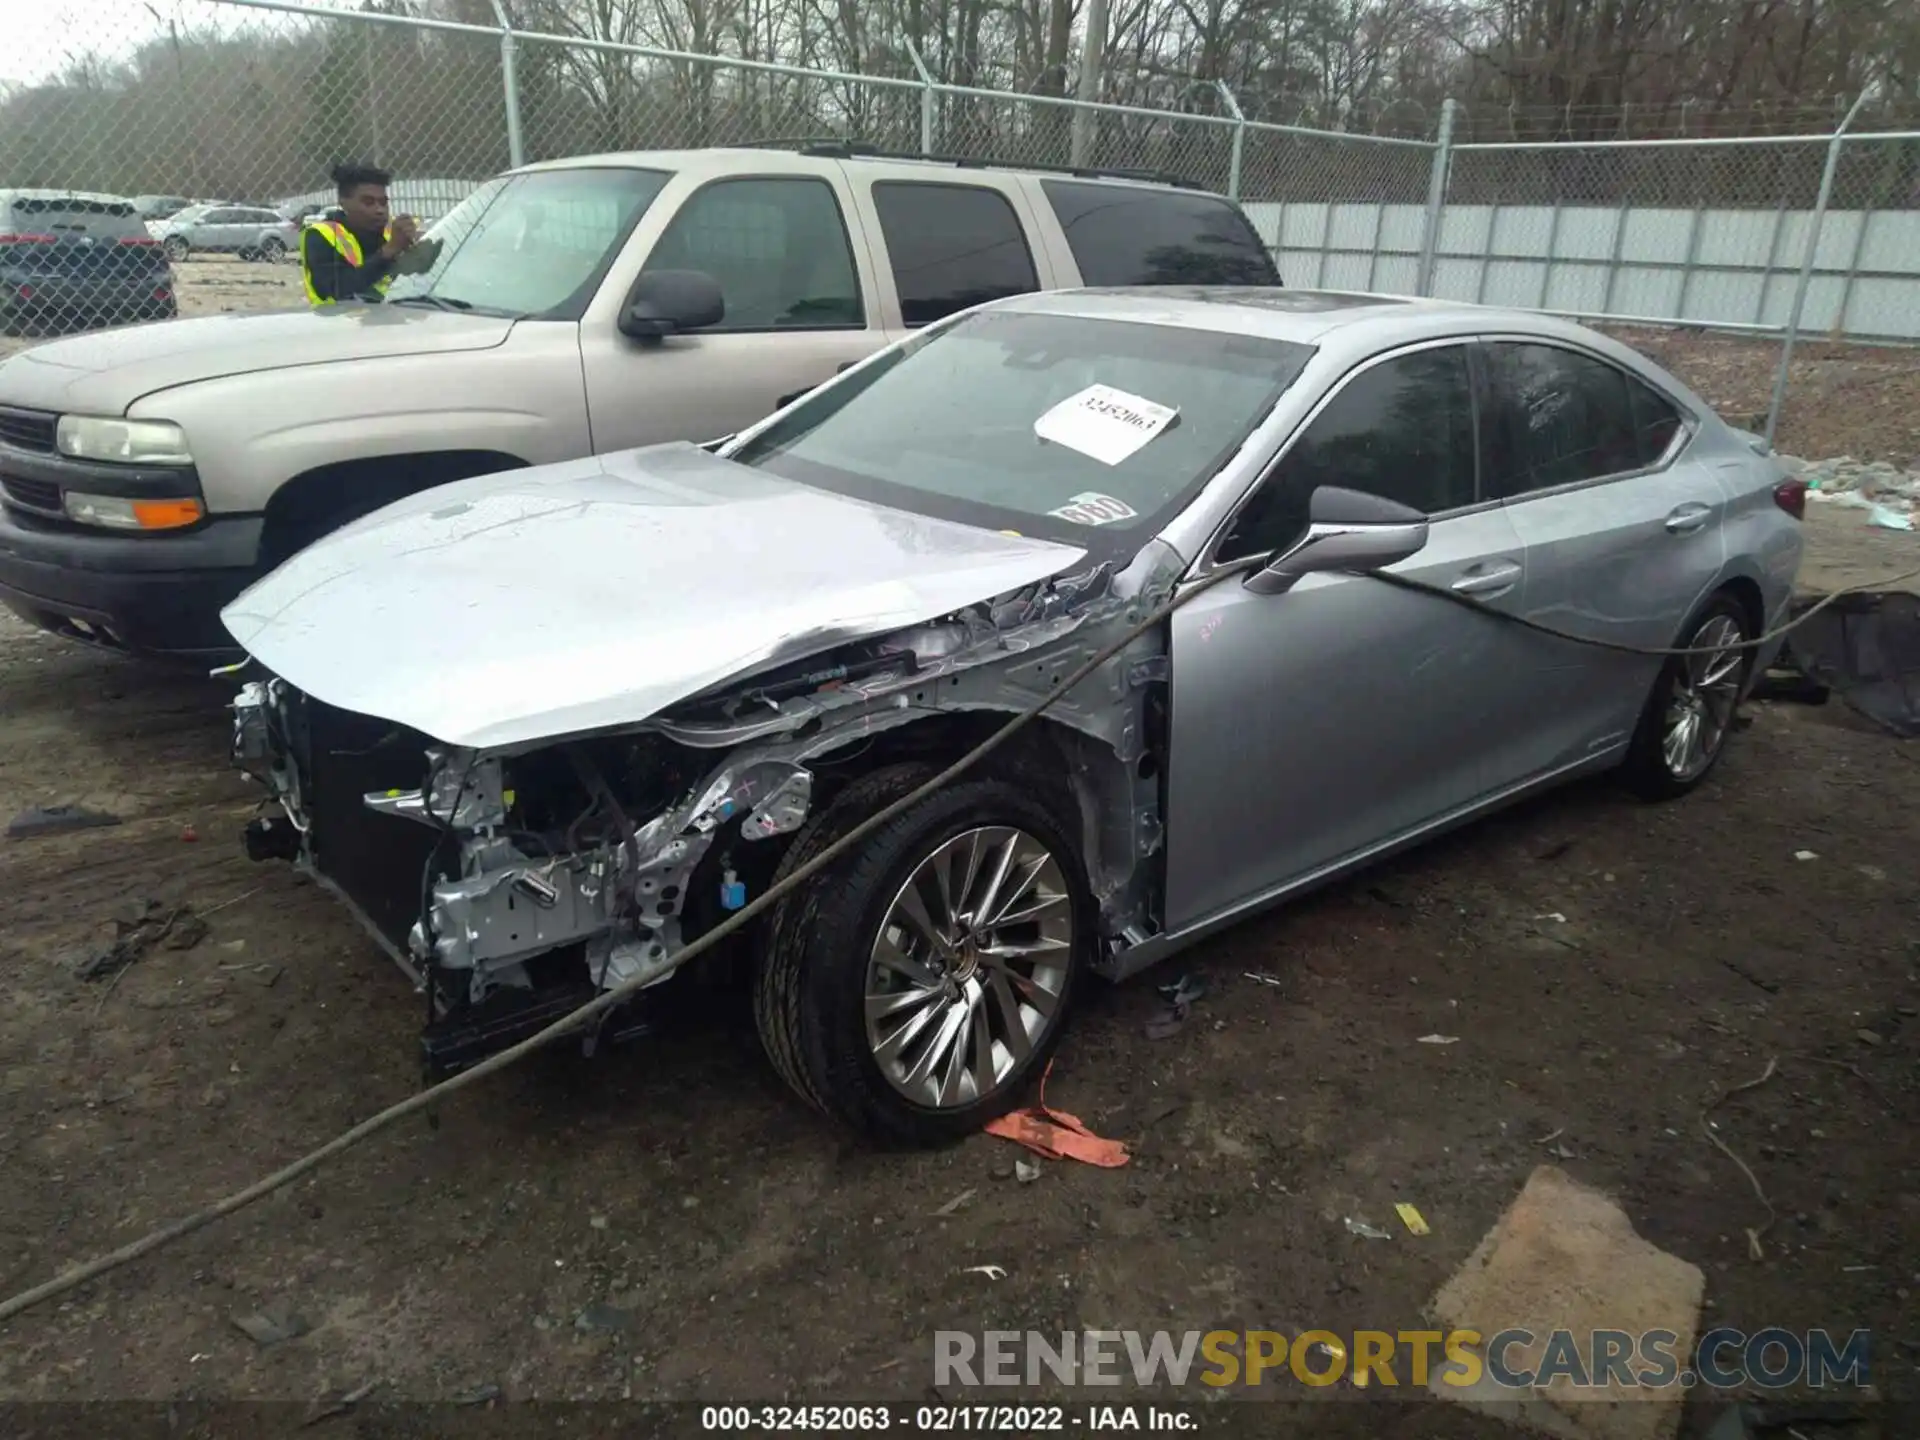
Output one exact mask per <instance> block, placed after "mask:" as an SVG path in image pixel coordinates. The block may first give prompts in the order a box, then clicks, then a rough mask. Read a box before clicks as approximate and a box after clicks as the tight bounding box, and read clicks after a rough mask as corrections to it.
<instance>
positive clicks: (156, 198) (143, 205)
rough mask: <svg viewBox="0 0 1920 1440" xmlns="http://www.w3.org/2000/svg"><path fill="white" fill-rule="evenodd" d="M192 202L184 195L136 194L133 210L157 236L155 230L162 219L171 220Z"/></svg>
mask: <svg viewBox="0 0 1920 1440" xmlns="http://www.w3.org/2000/svg"><path fill="white" fill-rule="evenodd" d="M193 203H194V202H193V201H192V200H189V199H188V198H187V197H186V196H184V195H136V196H134V197H133V208H134V212H135V213H136V214H137V215H139V217H140V218H141V220H143V221H145V222H146V226H147V230H148V232H149V233H150V234H153V235H154V238H155V239H158V238H159V235H158V234H157V231H158V229H159V227H160V224H161V223H162V222H163V221H166V220H171V219H172V218H173V217H174V216H175V215H178V214H179V213H180V212H181V211H182V210H185V209H186V208H187V207H188V206H189V205H192V204H193Z"/></svg>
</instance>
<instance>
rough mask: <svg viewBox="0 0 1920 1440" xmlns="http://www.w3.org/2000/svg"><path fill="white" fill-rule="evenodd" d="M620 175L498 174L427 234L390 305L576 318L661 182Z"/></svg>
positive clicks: (639, 173) (654, 174)
mask: <svg viewBox="0 0 1920 1440" xmlns="http://www.w3.org/2000/svg"><path fill="white" fill-rule="evenodd" d="M669 178H670V177H669V175H668V173H667V172H666V171H664V170H634V169H628V168H625V167H618V168H616V167H608V168H604V169H603V168H599V167H593V168H581V169H565V170H535V171H530V172H527V173H524V174H519V175H502V176H499V177H497V178H495V179H493V180H489V181H488V182H487V183H486V184H484V185H482V186H481V187H480V188H479V189H478V190H475V191H474V192H473V193H472V194H471V195H469V196H467V198H466V199H464V200H462V201H461V202H460V203H459V204H458V205H456V206H454V207H453V209H452V210H450V211H448V212H447V214H446V215H445V216H444V217H443V218H442V219H440V220H438V221H436V222H435V223H434V224H433V225H432V226H431V227H429V228H428V229H427V231H426V232H425V234H424V236H423V241H424V243H423V245H422V246H421V247H419V249H418V250H417V251H415V252H409V256H408V257H407V260H406V261H403V266H404V265H405V264H408V263H411V264H413V265H418V266H422V268H420V269H419V270H417V271H416V272H415V273H411V274H402V275H400V276H399V277H397V278H396V279H395V280H394V282H393V285H392V288H391V289H389V290H388V292H387V299H388V301H389V302H390V303H395V304H406V303H409V302H412V303H416V304H423V305H437V306H441V307H444V308H447V309H453V310H475V311H479V312H481V313H483V314H489V315H510V316H515V317H518V318H522V319H550V320H577V319H579V318H580V315H581V313H582V312H583V311H584V310H585V309H586V306H587V302H588V301H589V300H591V299H592V298H593V293H594V291H595V290H597V289H598V288H599V285H600V281H601V279H602V278H603V277H604V276H605V275H606V273H607V270H608V268H609V267H610V266H611V265H612V264H613V261H614V257H615V256H617V255H618V254H619V253H620V248H621V246H623V245H625V244H626V242H627V237H628V236H629V235H631V234H632V233H633V227H634V226H635V225H636V224H638V223H639V220H640V217H641V216H642V215H644V214H645V213H646V210H647V207H648V206H649V205H651V204H652V203H653V199H654V197H655V196H656V195H658V194H659V193H660V190H661V188H662V187H663V186H664V185H665V184H666V183H667V180H668V179H669Z"/></svg>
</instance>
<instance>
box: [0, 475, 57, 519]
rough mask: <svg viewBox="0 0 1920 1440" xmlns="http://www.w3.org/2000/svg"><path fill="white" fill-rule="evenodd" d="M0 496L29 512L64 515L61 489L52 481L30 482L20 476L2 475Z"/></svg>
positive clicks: (0, 477)
mask: <svg viewBox="0 0 1920 1440" xmlns="http://www.w3.org/2000/svg"><path fill="white" fill-rule="evenodd" d="M0 495H4V496H5V497H6V498H7V499H9V500H11V501H12V502H13V503H14V504H16V505H21V506H24V507H26V508H27V509H29V510H46V511H49V512H51V513H52V514H55V515H58V514H60V513H62V511H61V503H60V487H59V486H58V485H56V484H54V483H53V482H52V481H51V480H28V479H26V478H25V477H23V476H20V475H0Z"/></svg>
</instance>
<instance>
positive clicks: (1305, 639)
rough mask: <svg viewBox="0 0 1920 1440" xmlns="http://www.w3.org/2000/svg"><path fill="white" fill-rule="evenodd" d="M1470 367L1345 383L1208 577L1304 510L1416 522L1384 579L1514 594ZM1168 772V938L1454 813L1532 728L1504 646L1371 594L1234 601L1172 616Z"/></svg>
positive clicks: (1514, 641)
mask: <svg viewBox="0 0 1920 1440" xmlns="http://www.w3.org/2000/svg"><path fill="white" fill-rule="evenodd" d="M1468 351H1469V346H1468V345H1467V343H1466V342H1464V341H1448V342H1443V343H1439V344H1430V345H1423V346H1419V347H1415V348H1412V349H1409V350H1403V351H1399V352H1396V353H1393V354H1389V355H1386V356H1383V357H1380V358H1377V359H1376V360H1374V361H1372V362H1370V363H1368V364H1367V365H1365V366H1363V367H1360V368H1358V369H1356V370H1355V371H1353V372H1350V373H1349V374H1348V375H1347V376H1346V377H1345V378H1344V379H1343V380H1342V381H1341V382H1340V384H1339V386H1338V387H1337V388H1336V389H1335V390H1334V391H1333V392H1332V393H1331V394H1330V395H1329V397H1328V398H1327V399H1326V400H1324V401H1323V402H1322V403H1321V405H1320V406H1319V407H1318V408H1317V410H1316V412H1315V413H1314V414H1313V415H1312V417H1311V418H1310V419H1309V420H1308V421H1307V423H1306V424H1305V425H1304V426H1303V427H1302V429H1301V430H1300V431H1299V432H1298V433H1297V434H1296V436H1295V438H1294V440H1293V441H1292V443H1291V444H1290V445H1289V446H1288V447H1287V449H1286V450H1285V451H1284V452H1283V453H1282V455H1281V457H1280V459H1279V461H1278V462H1277V463H1276V465H1275V466H1274V467H1272V469H1271V470H1270V471H1269V473H1268V475H1267V476H1266V478H1265V479H1264V480H1263V481H1262V482H1261V483H1260V485H1259V486H1258V487H1257V488H1256V489H1255V490H1254V491H1253V492H1252V494H1251V495H1250V497H1249V499H1248V501H1247V502H1246V504H1245V505H1244V506H1243V507H1242V508H1241V510H1240V512H1239V514H1238V516H1237V517H1236V518H1235V519H1234V520H1233V521H1232V522H1230V524H1229V526H1228V528H1227V530H1226V533H1225V538H1224V539H1223V541H1222V542H1221V544H1220V546H1219V548H1218V550H1217V552H1216V556H1215V557H1214V558H1215V559H1216V560H1219V561H1226V560H1232V559H1235V558H1237V557H1239V556H1243V555H1251V554H1257V553H1260V552H1263V551H1268V550H1274V549H1281V548H1285V547H1287V546H1289V545H1290V544H1292V542H1293V540H1294V539H1295V538H1297V536H1298V535H1299V534H1300V533H1301V532H1302V531H1303V530H1304V529H1305V525H1306V518H1307V505H1308V500H1309V497H1310V496H1311V494H1312V492H1313V491H1314V489H1316V488H1317V487H1319V486H1322V485H1339V486H1343V487H1346V488H1350V489H1357V490H1363V491H1367V492H1369V493H1372V494H1375V495H1381V496H1385V497H1387V498H1390V499H1394V500H1398V501H1401V502H1402V503H1405V504H1409V505H1412V506H1414V507H1415V508H1416V509H1419V510H1422V511H1425V512H1427V513H1428V514H1429V516H1430V517H1431V518H1430V525H1429V537H1428V540H1427V544H1426V546H1425V548H1424V549H1423V550H1422V551H1421V552H1420V553H1418V554H1416V555H1414V556H1412V557H1411V558H1410V559H1408V560H1406V561H1404V562H1402V563H1400V564H1399V565H1396V566H1393V567H1392V569H1393V572H1394V573H1395V574H1399V575H1404V576H1406V577H1407V578H1409V579H1412V580H1418V581H1421V582H1424V583H1426V584H1429V585H1435V586H1442V587H1447V588H1450V589H1452V590H1454V591H1456V592H1459V593H1463V594H1469V595H1472V596H1473V597H1474V598H1475V599H1476V600H1478V601H1479V602H1480V603H1482V604H1484V605H1487V606H1489V607H1492V608H1494V609H1498V610H1506V609H1509V608H1512V607H1514V606H1517V605H1518V604H1519V603H1520V597H1521V595H1522V593H1523V590H1524V585H1523V581H1524V578H1525V576H1524V567H1523V563H1522V549H1521V545H1520V541H1519V537H1518V536H1517V535H1516V534H1515V533H1514V529H1513V524H1512V521H1511V520H1510V519H1509V518H1508V516H1507V514H1506V512H1505V510H1504V508H1503V507H1502V506H1500V505H1499V504H1498V503H1497V502H1492V501H1486V500H1483V499H1482V497H1481V495H1480V493H1479V485H1478V480H1477V475H1476V470H1477V465H1476V455H1475V448H1476V447H1475V434H1476V413H1475V398H1474V390H1473V386H1472V382H1471V368H1470V364H1469V353H1468ZM1170 644H1171V660H1172V684H1171V700H1170V716H1169V724H1170V732H1169V734H1170V758H1169V763H1168V772H1167V815H1168V820H1167V879H1166V884H1167V915H1166V921H1167V925H1168V927H1169V929H1171V930H1175V931H1178V930H1181V929H1184V928H1186V927H1188V926H1190V925H1194V924H1199V923H1203V922H1204V921H1206V920H1208V919H1211V918H1216V917H1219V916H1221V915H1224V914H1226V913H1229V912H1231V911H1233V910H1234V909H1236V908H1238V907H1240V906H1242V905H1245V904H1249V903H1251V902H1254V901H1256V900H1257V899H1259V898H1260V897H1261V896H1263V895H1265V894H1267V893H1270V892H1272V891H1274V890H1275V889H1277V888H1279V887H1281V886H1284V885H1287V884H1289V883H1291V882H1295V881H1300V880H1304V879H1306V878H1308V877H1310V876H1311V875H1313V874H1314V873H1315V872H1317V871H1320V870H1324V869H1326V868H1328V867H1330V866H1334V865H1337V864H1338V863H1339V862H1341V861H1342V860H1344V859H1346V858H1348V857H1352V856H1357V855H1359V854H1361V853H1363V852H1365V851H1367V850H1370V849H1372V848H1374V847H1377V846H1379V845H1381V844H1383V843H1385V842H1388V841H1391V840H1393V839H1395V838H1396V837H1399V836H1402V835H1405V834H1407V833H1408V832H1410V831H1413V830H1416V829H1418V828H1420V827H1421V826H1423V825H1425V824H1427V823H1429V822H1431V821H1434V820H1436V819H1438V818H1439V817H1442V816H1445V815H1447V814H1449V813H1451V812H1454V811H1458V810H1460V809H1462V808H1463V807H1467V806H1470V805H1472V804H1474V803H1475V802H1477V801H1479V800H1481V799H1483V798H1485V797H1486V796H1488V795H1489V794H1491V793H1493V792H1495V791H1497V790H1499V789H1500V788H1501V787H1502V785H1503V784H1504V783H1505V782H1506V780H1507V779H1508V777H1506V776H1505V775H1504V774H1502V773H1501V772H1500V771H1499V770H1498V769H1497V767H1496V766H1495V765H1493V764H1492V763H1491V757H1492V755H1493V753H1494V752H1495V751H1496V750H1497V749H1498V746H1499V740H1498V737H1499V735H1500V734H1501V733H1502V732H1503V731H1504V730H1506V729H1508V728H1510V727H1513V726H1516V725H1525V724H1528V723H1531V720H1530V718H1529V713H1530V711H1531V708H1532V704H1533V701H1532V697H1531V695H1530V694H1529V693H1528V692H1527V688H1526V686H1525V684H1524V683H1523V678H1522V677H1523V674H1524V667H1525V665H1526V663H1527V656H1526V652H1525V645H1524V642H1523V641H1522V640H1520V639H1519V638H1518V632H1517V631H1516V630H1515V628H1514V627H1512V626H1509V625H1502V624H1500V623H1498V622H1496V621H1492V620H1489V619H1484V618H1481V617H1477V616H1475V615H1472V614H1470V613H1467V612H1466V611H1465V610H1463V609H1462V607H1460V606H1458V605H1455V604H1451V603H1449V602H1448V601H1445V600H1441V599H1436V598H1433V597H1429V596H1423V595H1416V594H1411V593H1408V592H1407V591H1404V590H1400V589H1396V588H1393V587H1391V586H1388V585H1386V584H1383V583H1381V582H1380V581H1378V580H1375V579H1372V578H1370V577H1368V576H1365V575H1350V574H1317V575H1309V576H1308V577H1306V578H1305V579H1303V580H1301V581H1300V582H1299V583H1298V584H1297V585H1296V586H1295V587H1294V588H1293V589H1292V590H1290V591H1288V592H1286V593H1284V594H1280V595H1258V594H1255V593H1253V592H1252V591H1251V590H1249V589H1247V588H1246V587H1245V586H1244V585H1243V584H1241V583H1240V582H1237V581H1228V582H1225V583H1223V584H1220V585H1217V586H1215V587H1214V588H1213V589H1211V590H1209V591H1208V592H1206V593H1205V594H1204V595H1202V596H1200V597H1198V598H1197V599H1195V600H1194V601H1192V602H1191V603H1189V604H1187V605H1185V606H1183V607H1182V608H1181V609H1179V610H1178V611H1176V612H1175V613H1174V616H1173V619H1172V636H1171V641H1170Z"/></svg>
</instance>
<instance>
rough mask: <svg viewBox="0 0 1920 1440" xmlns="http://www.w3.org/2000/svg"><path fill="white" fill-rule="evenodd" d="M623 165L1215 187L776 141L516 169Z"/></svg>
mask: <svg viewBox="0 0 1920 1440" xmlns="http://www.w3.org/2000/svg"><path fill="white" fill-rule="evenodd" d="M608 166H625V167H629V168H632V169H635V170H672V171H676V172H683V171H684V172H692V173H694V174H707V175H713V176H721V175H730V174H761V175H768V174H773V175H823V174H828V173H830V172H831V171H832V170H833V169H834V168H835V167H836V166H837V167H842V168H845V169H847V170H851V171H854V172H856V173H859V174H863V175H868V176H880V177H886V178H895V179H902V180H908V179H911V180H925V179H928V178H930V177H933V176H952V175H966V176H969V177H972V176H981V175H1022V176H1034V177H1037V178H1040V179H1051V180H1069V181H1077V182H1081V183H1084V184H1091V185H1127V186H1132V187H1135V188H1137V189H1142V190H1156V191H1164V192H1167V193H1169V194H1176V195H1210V194H1213V193H1215V192H1212V191H1208V190H1203V189H1197V188H1195V187H1193V186H1190V185H1180V184H1175V183H1174V182H1172V181H1171V180H1165V181H1162V180H1155V179H1151V178H1145V177H1141V176H1137V175H1126V174H1108V173H1103V172H1099V171H1093V170H1060V169H1048V168H1047V167H1045V166H1038V167H1027V166H1021V165H1012V164H1008V165H1000V164H991V163H986V162H981V161H969V160H961V159H948V158H945V157H941V156H918V155H898V156H896V155H862V154H860V153H858V152H857V151H856V152H853V153H851V154H844V153H826V152H812V153H810V152H808V151H805V150H797V149H791V148H783V147H781V146H777V145H765V146H754V145H716V146H711V147H708V148H705V149H699V150H621V151H610V152H608V153H606V154H601V155H569V156H566V157H565V158H563V159H559V160H543V161H539V162H537V163H535V164H532V165H523V166H521V167H520V168H519V169H518V170H516V171H514V172H512V173H514V174H526V173H530V172H535V171H542V170H585V169H596V168H604V167H608Z"/></svg>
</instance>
